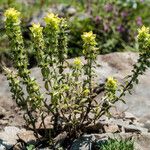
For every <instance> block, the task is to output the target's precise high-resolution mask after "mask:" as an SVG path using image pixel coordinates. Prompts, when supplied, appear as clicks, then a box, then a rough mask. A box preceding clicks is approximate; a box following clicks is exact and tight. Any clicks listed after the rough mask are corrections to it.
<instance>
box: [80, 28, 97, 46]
mask: <svg viewBox="0 0 150 150" xmlns="http://www.w3.org/2000/svg"><path fill="white" fill-rule="evenodd" d="M81 37H82V39H83V41H84V43H85V44H89V45H93V46H95V45H96V41H95V38H96V35H95V34H93V32H92V31H90V32H84V33H83V35H82V36H81Z"/></svg>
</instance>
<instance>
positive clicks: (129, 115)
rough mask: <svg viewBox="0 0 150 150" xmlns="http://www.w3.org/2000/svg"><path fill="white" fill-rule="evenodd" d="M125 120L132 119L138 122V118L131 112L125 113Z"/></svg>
mask: <svg viewBox="0 0 150 150" xmlns="http://www.w3.org/2000/svg"><path fill="white" fill-rule="evenodd" d="M124 118H125V119H130V120H137V117H135V116H134V115H133V114H132V113H130V112H124Z"/></svg>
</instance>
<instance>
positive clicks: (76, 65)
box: [73, 58, 82, 68]
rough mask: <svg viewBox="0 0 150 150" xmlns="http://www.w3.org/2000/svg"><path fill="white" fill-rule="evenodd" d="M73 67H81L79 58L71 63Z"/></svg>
mask: <svg viewBox="0 0 150 150" xmlns="http://www.w3.org/2000/svg"><path fill="white" fill-rule="evenodd" d="M73 64H74V66H75V67H77V68H80V67H81V66H82V62H81V59H80V58H75V59H74V62H73Z"/></svg>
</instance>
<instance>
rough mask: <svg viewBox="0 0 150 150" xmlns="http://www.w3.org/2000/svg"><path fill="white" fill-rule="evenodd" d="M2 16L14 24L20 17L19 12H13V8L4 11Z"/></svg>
mask: <svg viewBox="0 0 150 150" xmlns="http://www.w3.org/2000/svg"><path fill="white" fill-rule="evenodd" d="M4 16H5V17H6V18H7V19H12V20H13V21H14V22H18V21H19V17H20V12H19V11H17V10H15V9H14V8H9V9H7V10H6V11H5V13H4Z"/></svg>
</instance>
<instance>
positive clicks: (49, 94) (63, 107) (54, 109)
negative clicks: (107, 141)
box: [3, 8, 150, 148]
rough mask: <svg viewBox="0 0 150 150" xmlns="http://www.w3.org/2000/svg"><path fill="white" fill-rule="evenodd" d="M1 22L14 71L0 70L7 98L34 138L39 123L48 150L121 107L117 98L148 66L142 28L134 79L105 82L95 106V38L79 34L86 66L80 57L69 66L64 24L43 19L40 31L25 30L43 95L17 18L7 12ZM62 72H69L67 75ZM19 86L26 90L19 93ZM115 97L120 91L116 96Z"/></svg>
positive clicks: (149, 45)
mask: <svg viewBox="0 0 150 150" xmlns="http://www.w3.org/2000/svg"><path fill="white" fill-rule="evenodd" d="M5 17H6V20H5V24H6V31H7V35H8V38H9V39H10V44H11V46H12V47H11V48H12V56H13V60H14V67H15V68H16V71H11V70H10V69H8V68H6V67H5V66H3V69H4V71H5V74H6V76H7V79H8V81H9V86H10V88H11V92H12V97H13V99H15V100H16V102H17V104H18V106H19V107H20V108H21V109H23V110H25V114H24V119H25V120H26V123H27V125H28V126H30V125H31V126H32V129H33V130H34V132H35V134H36V136H37V138H39V134H40V132H39V128H37V126H36V123H37V121H39V120H40V124H41V125H40V126H42V127H44V130H45V132H44V133H43V134H42V136H44V137H45V139H46V140H47V141H48V142H49V145H50V146H51V147H52V148H56V147H57V143H58V141H56V138H57V136H59V134H61V133H66V137H65V139H69V140H70V141H72V140H73V139H74V138H77V137H79V136H80V135H81V134H83V133H84V131H85V128H86V127H88V125H90V124H92V123H96V122H97V121H98V120H99V118H100V117H101V116H102V115H104V114H105V113H109V109H110V108H111V107H112V105H113V104H114V103H115V102H117V101H119V100H122V101H123V102H124V100H123V99H122V97H123V96H124V95H125V93H126V92H127V91H129V92H130V91H131V89H132V87H133V83H134V82H136V83H138V76H139V75H141V74H143V73H144V72H145V70H146V69H147V68H148V67H149V66H150V61H149V58H150V53H149V51H150V34H149V28H146V27H142V29H140V30H139V35H138V41H139V48H140V49H141V53H140V57H139V60H138V62H137V64H135V65H134V69H133V70H132V72H133V74H132V75H130V76H128V80H127V81H126V84H125V85H122V86H121V87H120V85H119V83H118V82H117V80H116V79H114V78H113V77H109V78H108V79H107V81H106V83H105V86H104V96H103V97H102V99H101V101H100V102H97V101H95V100H94V97H95V96H96V95H97V93H96V92H95V90H94V89H95V87H96V84H95V83H94V80H93V79H94V77H95V71H94V67H95V65H96V58H97V48H96V45H97V43H96V35H95V34H93V32H91V31H90V32H85V33H83V35H82V39H83V54H84V58H85V63H84V64H83V62H82V60H81V59H80V58H75V59H74V61H73V63H69V62H68V61H67V60H66V56H67V32H66V30H67V28H68V27H67V24H66V21H65V19H62V18H58V16H57V15H54V14H48V15H47V16H46V17H45V19H44V20H45V22H46V27H45V28H43V27H41V26H40V24H33V25H32V27H30V30H31V32H32V36H33V38H32V40H33V43H34V50H35V57H36V59H37V62H38V67H39V68H40V69H41V74H42V76H43V81H44V85H45V90H46V92H45V93H41V91H40V86H39V85H38V83H37V81H36V79H34V78H31V77H30V70H29V69H28V62H27V56H26V51H25V50H24V43H23V38H22V34H21V28H20V13H19V12H18V11H17V10H15V9H13V8H10V9H8V10H7V11H6V13H5ZM66 68H69V69H70V71H69V72H67V71H66ZM22 85H24V86H25V87H26V90H23V86H22ZM25 92H26V93H27V96H25ZM117 92H120V93H119V95H118V94H116V93H117ZM47 118H49V119H50V120H49V123H50V125H51V127H50V128H48V127H47V126H46V124H45V120H46V119H47Z"/></svg>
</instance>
